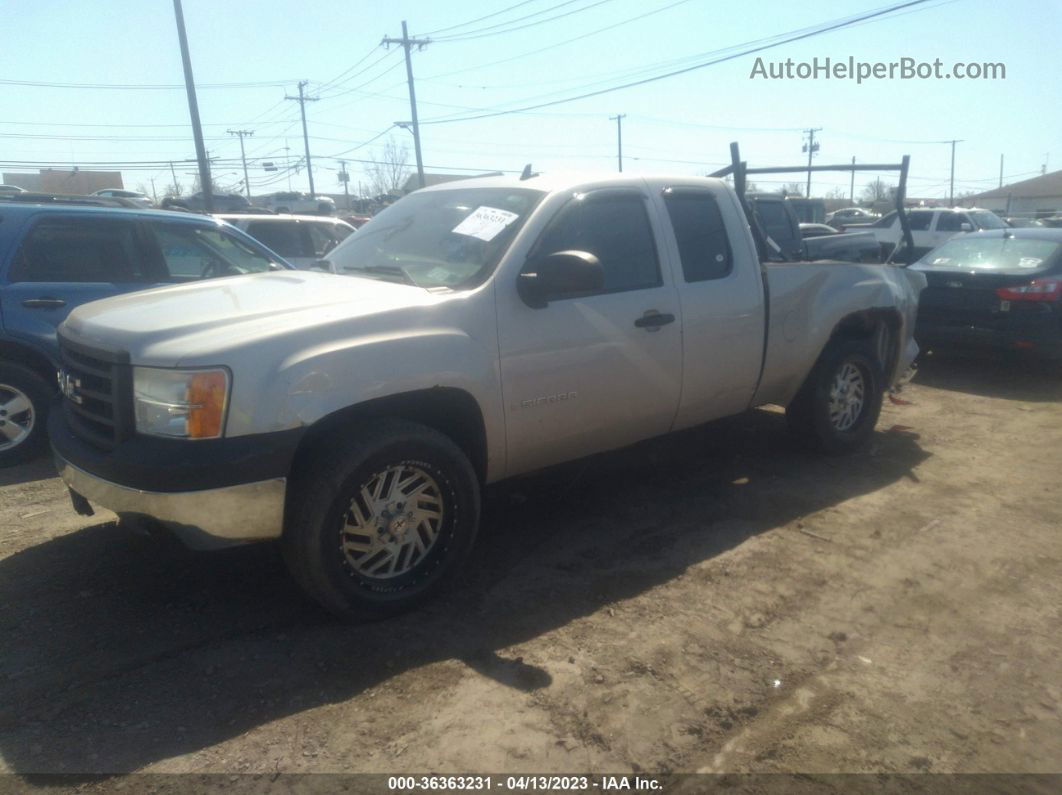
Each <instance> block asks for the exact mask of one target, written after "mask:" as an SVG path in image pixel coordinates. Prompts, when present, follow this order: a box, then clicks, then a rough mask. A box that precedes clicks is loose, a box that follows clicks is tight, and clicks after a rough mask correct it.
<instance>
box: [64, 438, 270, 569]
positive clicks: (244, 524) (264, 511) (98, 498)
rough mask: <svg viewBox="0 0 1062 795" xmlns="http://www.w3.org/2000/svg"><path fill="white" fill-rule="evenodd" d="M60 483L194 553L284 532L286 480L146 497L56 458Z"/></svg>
mask: <svg viewBox="0 0 1062 795" xmlns="http://www.w3.org/2000/svg"><path fill="white" fill-rule="evenodd" d="M55 467H56V469H58V470H59V477H61V478H62V479H63V481H64V482H65V483H66V485H67V486H69V487H70V489H71V490H72V491H73V492H74V493H75V494H77V495H80V496H82V497H84V498H85V499H87V500H88V501H89V502H94V503H96V504H97V505H102V506H103V507H105V508H109V509H110V510H112V511H114V512H115V513H117V514H119V515H132V516H147V517H150V518H152V519H154V520H156V521H157V522H159V523H160V524H161V525H162V526H164V527H165V528H166V529H168V530H170V531H172V532H173V533H174V534H175V535H176V536H177V537H178V538H180V539H181V541H183V542H184V543H185V544H186V545H187V546H189V547H191V548H193V549H215V548H218V547H224V546H229V545H232V544H239V543H243V542H247V541H258V540H263V539H268V538H279V537H280V534H281V532H282V531H283V528H284V495H285V487H286V483H287V481H286V480H285V479H284V478H273V479H272V480H262V481H258V482H257V483H242V484H239V485H236V486H225V487H222V488H218V489H204V490H199V491H178V492H160V491H144V490H142V489H134V488H130V487H129V486H123V485H121V484H119V483H112V482H111V481H109V480H104V479H103V478H101V477H97V476H96V475H93V474H92V473H90V472H86V471H85V470H83V469H79V468H78V467H76V466H74V465H73V464H71V463H70V462H69V461H67V460H66V459H65V458H63V457H62V456H61V455H60V454H59V453H55Z"/></svg>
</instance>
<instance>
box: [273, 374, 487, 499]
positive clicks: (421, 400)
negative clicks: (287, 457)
mask: <svg viewBox="0 0 1062 795" xmlns="http://www.w3.org/2000/svg"><path fill="white" fill-rule="evenodd" d="M384 417H390V418H395V419H402V420H407V421H409V422H417V423H420V424H422V425H426V426H427V427H429V428H433V429H434V430H437V431H439V432H440V433H442V434H444V435H446V436H447V437H449V438H450V439H451V440H452V441H453V442H454V443H455V444H457V446H458V447H460V448H461V450H462V451H463V452H464V454H465V455H466V456H468V459H469V461H470V462H471V463H472V468H473V469H474V470H475V472H476V475H477V477H478V478H479V480H480V483H483V482H485V480H486V477H487V431H486V424H485V422H484V418H483V412H482V410H481V408H480V406H479V403H478V402H477V401H476V399H475V398H474V397H473V396H472V395H471V394H469V393H468V392H466V391H465V390H463V389H458V388H455V387H431V388H430V389H418V390H414V391H410V392H401V393H398V394H394V395H387V396H385V397H379V398H373V399H371V400H367V401H364V402H362V403H358V404H355V405H353V406H348V407H346V408H343V409H339V410H338V411H334V412H332V413H331V414H327V415H325V416H324V417H322V418H321V419H319V420H317V421H316V422H314V423H313V424H312V425H311V426H310V427H309V429H308V430H307V432H306V434H305V436H304V437H303V438H302V440H301V441H300V443H299V446H298V448H297V449H296V451H295V456H294V459H293V460H292V467H291V470H292V472H293V473H294V472H299V471H305V466H304V463H305V462H306V460H307V458H308V457H309V456H312V455H313V454H314V451H315V450H316V449H317V448H318V447H319V446H320V445H322V444H324V443H326V441H327V440H328V439H332V438H335V436H336V434H339V433H342V432H344V431H345V430H347V429H349V428H351V427H352V426H354V425H355V424H357V423H359V422H364V421H366V420H371V419H374V418H384Z"/></svg>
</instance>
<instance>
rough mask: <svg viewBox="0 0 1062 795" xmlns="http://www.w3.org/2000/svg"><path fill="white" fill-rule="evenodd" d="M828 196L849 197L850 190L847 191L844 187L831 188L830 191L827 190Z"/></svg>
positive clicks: (835, 197)
mask: <svg viewBox="0 0 1062 795" xmlns="http://www.w3.org/2000/svg"><path fill="white" fill-rule="evenodd" d="M826 198H827V199H847V198H848V191H846V190H845V189H844V188H830V189H829V190H828V191H826Z"/></svg>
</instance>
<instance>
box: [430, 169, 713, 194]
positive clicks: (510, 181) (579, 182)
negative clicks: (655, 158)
mask: <svg viewBox="0 0 1062 795" xmlns="http://www.w3.org/2000/svg"><path fill="white" fill-rule="evenodd" d="M646 182H649V183H657V184H659V183H667V182H673V183H675V184H678V183H681V184H683V185H704V186H705V187H715V188H718V187H721V186H726V183H725V182H724V181H723V180H721V179H718V178H715V177H695V176H690V175H687V174H658V173H649V174H642V173H638V174H620V173H616V172H609V171H556V172H548V173H544V174H536V175H535V176H533V177H530V178H528V179H520V177H518V176H501V177H473V178H471V179H462V180H456V181H453V182H444V183H442V184H439V185H432V186H430V187H426V188H421V189H420V190H423V191H446V190H460V189H462V188H522V189H525V190H528V189H529V190H540V191H544V192H547V193H552V192H553V191H560V190H570V189H574V188H578V187H580V186H583V185H587V184H589V183H593V184H595V185H598V186H601V185H604V186H610V187H617V188H620V187H644V185H645V183H646Z"/></svg>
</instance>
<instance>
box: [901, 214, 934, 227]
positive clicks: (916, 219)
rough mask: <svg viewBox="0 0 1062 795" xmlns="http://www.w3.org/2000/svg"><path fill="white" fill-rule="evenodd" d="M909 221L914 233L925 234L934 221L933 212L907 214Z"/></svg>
mask: <svg viewBox="0 0 1062 795" xmlns="http://www.w3.org/2000/svg"><path fill="white" fill-rule="evenodd" d="M907 219H908V220H907V222H908V224H910V226H911V231H912V232H925V231H926V230H927V229H929V222H930V221H932V220H933V212H932V211H931V210H915V211H914V212H912V213H908V214H907Z"/></svg>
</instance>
